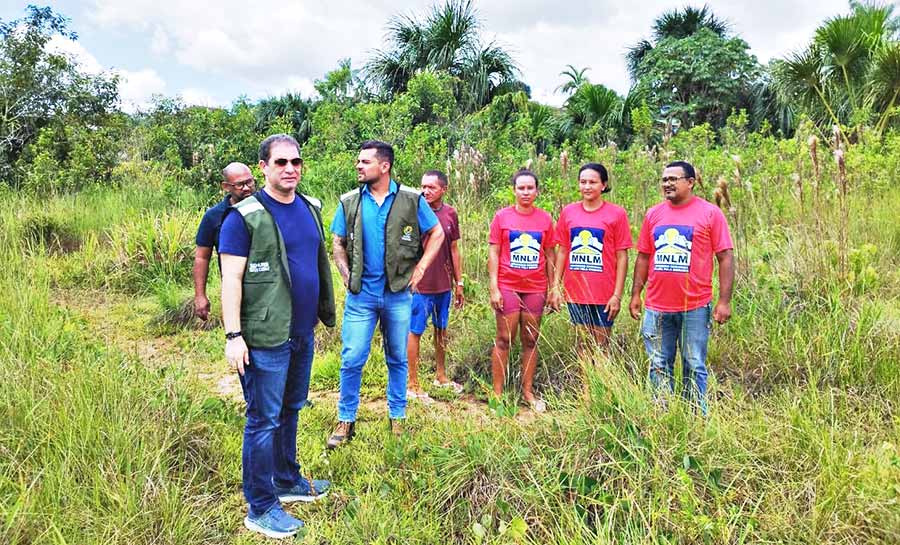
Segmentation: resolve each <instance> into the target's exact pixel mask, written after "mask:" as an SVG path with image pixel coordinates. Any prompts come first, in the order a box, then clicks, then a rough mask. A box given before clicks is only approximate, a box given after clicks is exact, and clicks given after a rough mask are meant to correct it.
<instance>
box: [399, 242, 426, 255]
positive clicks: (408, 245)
mask: <svg viewBox="0 0 900 545" xmlns="http://www.w3.org/2000/svg"><path fill="white" fill-rule="evenodd" d="M421 247H422V244H421V241H420V240H419V239H418V238H414V239H411V240H408V241H407V240H403V239H402V238H401V239H400V242H399V244H397V254H398V257H402V258H412V259H415V258H417V257H418V255H419V249H420V248H421Z"/></svg>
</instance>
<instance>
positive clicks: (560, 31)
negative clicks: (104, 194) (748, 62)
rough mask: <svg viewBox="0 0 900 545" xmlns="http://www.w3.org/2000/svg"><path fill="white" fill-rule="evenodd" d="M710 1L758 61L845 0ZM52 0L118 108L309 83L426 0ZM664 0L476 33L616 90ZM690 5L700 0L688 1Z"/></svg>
mask: <svg viewBox="0 0 900 545" xmlns="http://www.w3.org/2000/svg"><path fill="white" fill-rule="evenodd" d="M708 4H709V6H710V7H711V8H712V10H713V12H714V13H715V14H716V15H717V16H719V17H720V18H723V19H725V20H727V21H728V23H729V24H730V25H731V29H732V32H734V33H736V34H737V35H739V36H741V37H742V38H743V39H744V40H746V41H747V42H748V43H749V44H750V49H751V53H753V54H754V55H756V57H757V58H758V59H759V60H760V61H761V62H763V63H765V62H767V61H768V60H769V59H771V58H773V57H781V56H784V55H785V54H787V53H788V52H790V51H793V50H796V49H800V48H802V47H803V46H804V45H805V44H806V43H808V41H809V39H810V38H811V36H812V33H813V31H814V29H815V28H816V26H818V25H819V24H820V23H821V22H822V21H823V20H824V19H826V18H828V17H831V16H834V15H838V14H841V13H845V12H847V11H848V10H849V8H848V3H847V2H846V1H845V0H815V1H812V0H800V1H797V0H756V1H737V0H723V1H710V2H708ZM26 5H27V2H18V1H16V0H13V1H12V2H9V1H8V0H7V1H5V2H3V7H0V18H2V19H4V20H10V19H15V18H18V17H21V16H22V15H23V14H24V13H25V6H26ZM252 5H255V6H265V5H266V2H265V1H258V2H253V3H252V4H251V3H250V2H237V1H232V0H214V1H213V0H196V1H191V0H127V1H125V0H85V1H81V2H78V1H72V0H61V1H57V2H52V3H51V6H52V7H53V9H54V10H55V11H57V12H58V13H61V14H63V15H65V16H67V17H69V18H70V19H71V20H72V22H71V29H72V30H75V31H76V32H77V33H78V35H79V39H78V41H77V42H70V41H68V40H62V39H60V40H56V41H55V45H56V46H57V47H60V48H62V49H65V50H67V51H69V52H71V53H73V54H75V55H77V56H78V57H79V58H80V59H81V61H82V63H83V65H84V67H85V69H87V70H90V71H99V70H115V71H116V72H118V73H119V74H120V75H121V76H122V81H123V83H122V85H121V88H120V91H121V95H122V99H123V102H124V103H125V106H126V107H127V108H129V109H131V108H133V107H134V106H135V105H138V106H141V105H146V104H147V103H148V100H149V98H150V96H151V95H152V94H154V93H160V94H164V95H167V96H174V95H180V96H181V97H182V98H183V99H184V100H185V102H188V103H192V104H204V105H228V104H231V103H232V101H234V100H235V99H236V98H237V97H239V96H241V95H244V96H247V97H249V98H250V99H251V100H255V99H258V98H262V97H265V96H270V95H279V94H283V93H285V92H288V91H292V92H300V93H301V94H302V95H303V96H310V95H312V94H313V93H314V89H313V85H312V84H313V81H314V80H316V79H321V78H322V76H323V75H324V74H325V73H326V72H327V71H329V70H333V69H334V68H336V67H337V66H338V62H339V61H340V59H343V58H348V57H349V58H350V59H352V66H353V67H354V68H359V67H362V65H363V64H365V62H366V60H367V59H368V58H369V56H370V54H371V52H372V50H374V49H377V48H379V47H382V44H383V38H384V34H385V26H386V23H387V21H388V20H389V18H390V17H391V16H392V15H394V14H398V13H404V14H422V13H424V12H425V11H426V10H427V8H428V7H429V6H430V5H431V2H429V1H411V0H393V1H386V0H367V1H357V0H328V1H324V0H294V1H290V0H282V1H279V2H273V3H272V5H273V6H276V7H275V8H273V10H271V11H269V10H265V9H262V8H259V7H251V6H252ZM683 5H685V2H671V1H657V0H651V1H644V2H636V1H625V0H616V1H608V2H603V1H597V0H594V1H592V2H591V1H583V0H575V1H567V0H518V1H509V0H481V1H478V0H476V6H477V9H478V13H479V14H480V16H481V19H482V26H483V32H482V36H483V37H484V38H485V39H486V40H495V41H496V42H498V43H499V44H501V45H502V46H504V47H505V48H506V49H507V50H508V51H510V52H511V53H512V55H513V57H514V58H515V59H516V61H517V62H518V64H519V67H520V69H521V71H522V79H523V80H524V81H525V82H526V83H527V84H528V85H530V86H531V89H532V95H533V97H534V98H535V99H536V100H539V101H541V102H545V103H550V104H560V103H561V102H562V100H563V98H564V97H562V96H560V95H558V94H555V93H554V89H555V88H556V87H557V86H558V85H560V84H561V83H562V82H563V81H564V80H563V78H561V77H560V76H559V73H560V72H561V71H563V70H564V69H565V67H566V65H567V64H572V65H575V66H576V67H578V68H583V67H588V68H590V70H589V71H588V72H587V76H588V78H589V79H590V80H591V81H592V82H593V83H602V84H604V85H606V86H608V87H611V88H613V89H615V90H616V91H618V92H619V93H623V94H624V93H625V92H627V90H628V87H629V80H628V76H627V73H626V71H625V62H624V57H623V55H624V52H625V50H626V48H627V46H629V45H631V44H633V43H635V42H636V41H638V40H640V39H641V38H644V37H649V34H650V26H651V24H652V22H653V19H654V18H655V17H657V16H658V15H659V14H661V13H662V12H664V11H666V10H669V9H673V8H677V7H681V6H683ZM693 5H698V6H699V5H701V3H700V2H694V3H693Z"/></svg>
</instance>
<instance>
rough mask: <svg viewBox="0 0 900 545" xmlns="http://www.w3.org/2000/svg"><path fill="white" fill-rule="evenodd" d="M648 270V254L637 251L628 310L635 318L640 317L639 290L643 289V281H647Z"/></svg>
mask: <svg viewBox="0 0 900 545" xmlns="http://www.w3.org/2000/svg"><path fill="white" fill-rule="evenodd" d="M649 270H650V254H645V253H643V252H638V255H637V259H635V260H634V277H633V279H632V285H631V304H629V305H628V310H629V312H630V313H631V317H632V318H634V319H635V320H637V319H639V318H640V317H641V292H642V291H643V290H644V283H646V282H647V271H649Z"/></svg>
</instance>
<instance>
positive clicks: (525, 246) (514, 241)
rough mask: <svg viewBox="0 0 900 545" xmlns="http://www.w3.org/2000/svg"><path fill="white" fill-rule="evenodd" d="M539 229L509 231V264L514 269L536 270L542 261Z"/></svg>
mask: <svg viewBox="0 0 900 545" xmlns="http://www.w3.org/2000/svg"><path fill="white" fill-rule="evenodd" d="M542 236H543V235H542V233H541V232H539V231H537V232H536V231H510V232H509V266H510V267H512V268H513V269H525V270H535V269H537V268H538V264H539V263H540V261H541V237H542Z"/></svg>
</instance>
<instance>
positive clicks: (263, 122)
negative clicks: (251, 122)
mask: <svg viewBox="0 0 900 545" xmlns="http://www.w3.org/2000/svg"><path fill="white" fill-rule="evenodd" d="M309 109H310V103H309V101H308V100H306V99H304V98H303V97H302V96H300V94H299V93H297V94H294V93H285V94H284V95H282V96H279V97H269V98H264V99H262V100H260V101H259V102H258V103H257V104H256V107H255V108H254V110H255V114H256V127H255V130H256V132H257V133H265V132H267V131H268V130H269V127H270V126H271V125H272V123H274V122H275V121H276V120H278V119H279V118H287V119H288V120H290V122H291V127H292V129H293V133H294V134H293V136H294V137H295V138H296V139H297V141H298V142H300V143H301V144H303V143H304V142H306V140H307V139H309V136H310V123H309Z"/></svg>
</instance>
